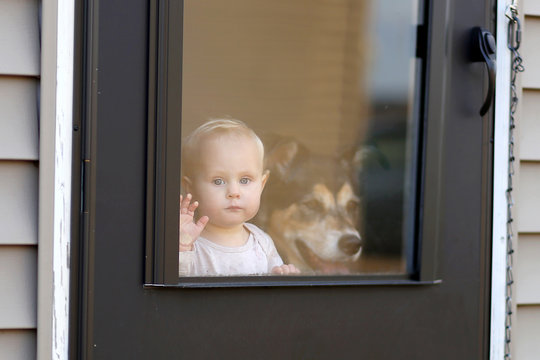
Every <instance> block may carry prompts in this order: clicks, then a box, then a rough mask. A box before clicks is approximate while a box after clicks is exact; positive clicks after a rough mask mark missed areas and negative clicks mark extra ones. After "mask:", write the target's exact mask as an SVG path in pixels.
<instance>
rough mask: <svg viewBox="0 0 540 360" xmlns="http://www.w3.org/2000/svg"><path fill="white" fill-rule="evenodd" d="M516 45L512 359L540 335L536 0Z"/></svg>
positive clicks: (533, 352)
mask: <svg viewBox="0 0 540 360" xmlns="http://www.w3.org/2000/svg"><path fill="white" fill-rule="evenodd" d="M522 12H523V15H524V18H523V21H522V24H523V40H522V47H521V49H520V51H521V54H522V56H523V58H524V65H525V72H524V73H523V74H522V75H521V76H520V82H521V86H519V88H518V95H519V98H520V107H519V108H518V117H517V124H518V127H517V140H518V149H519V150H518V160H519V162H518V165H519V166H518V167H517V172H516V180H517V182H516V183H517V187H516V188H517V189H516V191H517V196H516V228H517V231H518V238H517V239H518V240H517V243H516V244H515V247H516V254H515V257H514V265H515V266H514V269H515V274H514V275H515V276H514V279H515V297H514V299H515V300H514V301H515V303H516V304H515V305H516V317H515V322H514V326H513V334H512V342H513V356H512V358H513V359H517V360H528V359H538V350H539V347H538V339H539V338H540V261H539V260H538V259H540V119H539V114H540V48H539V47H538V40H537V39H538V38H539V37H540V0H528V1H524V2H523V10H522Z"/></svg>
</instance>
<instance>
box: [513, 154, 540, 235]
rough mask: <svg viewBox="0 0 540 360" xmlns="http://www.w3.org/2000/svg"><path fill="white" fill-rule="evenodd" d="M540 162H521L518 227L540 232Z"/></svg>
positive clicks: (524, 230)
mask: <svg viewBox="0 0 540 360" xmlns="http://www.w3.org/2000/svg"><path fill="white" fill-rule="evenodd" d="M539 184H540V162H521V164H520V170H519V182H518V184H517V192H518V195H517V201H516V206H517V229H518V230H519V232H522V233H524V232H526V233H540V185H539Z"/></svg>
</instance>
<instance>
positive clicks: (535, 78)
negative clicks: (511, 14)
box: [521, 16, 540, 89]
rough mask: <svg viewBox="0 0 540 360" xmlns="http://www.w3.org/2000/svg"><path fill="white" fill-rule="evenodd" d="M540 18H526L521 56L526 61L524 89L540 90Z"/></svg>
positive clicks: (523, 79) (523, 76)
mask: <svg viewBox="0 0 540 360" xmlns="http://www.w3.org/2000/svg"><path fill="white" fill-rule="evenodd" d="M539 38H540V17H533V16H526V17H525V24H524V31H523V42H522V48H521V55H522V56H523V58H524V59H526V60H525V67H526V72H525V73H523V75H522V76H521V79H522V86H523V87H524V88H532V89H540V66H539V65H540V46H538V39H539Z"/></svg>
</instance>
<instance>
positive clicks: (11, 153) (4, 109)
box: [0, 76, 39, 160]
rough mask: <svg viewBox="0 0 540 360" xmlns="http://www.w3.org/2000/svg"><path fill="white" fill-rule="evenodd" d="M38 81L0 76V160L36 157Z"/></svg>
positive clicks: (31, 158)
mask: <svg viewBox="0 0 540 360" xmlns="http://www.w3.org/2000/svg"><path fill="white" fill-rule="evenodd" d="M38 84H39V82H38V80H37V79H35V78H29V77H12V76H0V159H24V160H37V159H38V116H37V114H38V109H37V108H38V104H37V96H36V95H37V86H38Z"/></svg>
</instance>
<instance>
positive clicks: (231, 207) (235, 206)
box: [227, 205, 242, 211]
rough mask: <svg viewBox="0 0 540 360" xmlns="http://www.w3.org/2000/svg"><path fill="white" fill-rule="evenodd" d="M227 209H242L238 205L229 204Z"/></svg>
mask: <svg viewBox="0 0 540 360" xmlns="http://www.w3.org/2000/svg"><path fill="white" fill-rule="evenodd" d="M227 210H229V211H239V210H242V207H241V206H238V205H231V206H229V207H227Z"/></svg>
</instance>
